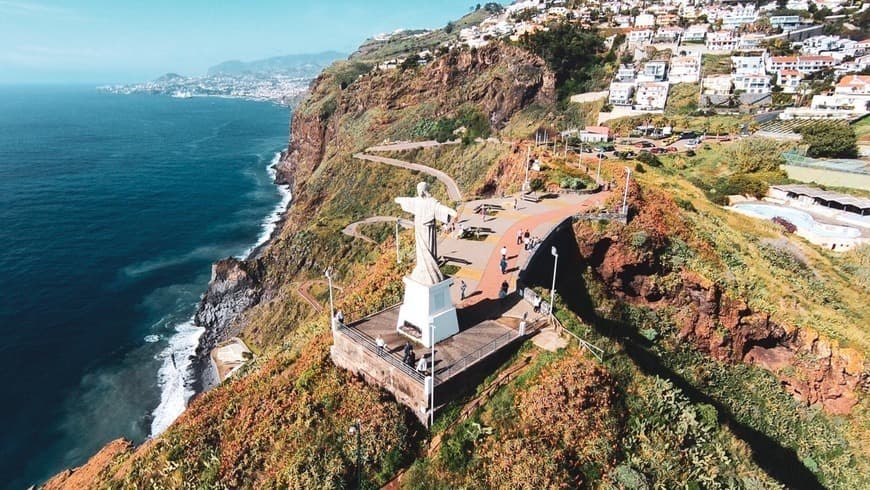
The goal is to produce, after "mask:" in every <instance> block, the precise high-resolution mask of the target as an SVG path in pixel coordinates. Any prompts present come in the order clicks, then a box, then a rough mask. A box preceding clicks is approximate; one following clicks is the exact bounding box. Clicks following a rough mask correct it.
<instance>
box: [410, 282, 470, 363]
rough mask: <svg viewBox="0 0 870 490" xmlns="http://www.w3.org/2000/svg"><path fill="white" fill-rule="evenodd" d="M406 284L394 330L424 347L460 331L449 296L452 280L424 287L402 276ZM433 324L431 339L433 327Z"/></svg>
mask: <svg viewBox="0 0 870 490" xmlns="http://www.w3.org/2000/svg"><path fill="white" fill-rule="evenodd" d="M402 282H404V283H405V301H404V302H403V303H402V306H401V308H399V320H398V322H397V323H396V330H398V332H399V333H400V334H402V335H405V336H408V337H410V338H412V339H414V340H416V341H417V342H420V343H422V344H423V345H424V346H426V347H432V345H433V344H437V343H438V342H441V341H442V340H444V339H446V338H448V337H450V336H453V335H456V334H457V333H459V319H458V318H457V316H456V307H455V306H453V301H452V300H451V299H450V286H451V285H452V284H453V279H447V280H444V281H441V282H440V283H438V284H435V285H432V286H427V285H425V284H420V283H419V282H417V281H415V280H413V279H411V278H410V277H407V276H406V277H404V278H402ZM431 325H435V335H434V338H433V335H432V327H431Z"/></svg>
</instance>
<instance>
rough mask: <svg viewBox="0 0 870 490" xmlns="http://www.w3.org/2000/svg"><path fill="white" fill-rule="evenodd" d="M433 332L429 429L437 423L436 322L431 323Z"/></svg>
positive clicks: (431, 338)
mask: <svg viewBox="0 0 870 490" xmlns="http://www.w3.org/2000/svg"><path fill="white" fill-rule="evenodd" d="M429 328H430V329H431V330H430V331H431V334H430V337H429V342H431V343H432V355H431V356H430V357H429V375H430V376H432V393H430V394H429V400H430V401H429V405H430V407H431V408H430V410H429V430H430V431H431V430H432V425H433V424H434V423H435V322H431V323H430V324H429Z"/></svg>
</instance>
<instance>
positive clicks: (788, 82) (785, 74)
mask: <svg viewBox="0 0 870 490" xmlns="http://www.w3.org/2000/svg"><path fill="white" fill-rule="evenodd" d="M803 79H804V76H803V75H801V72H799V71H797V70H781V71H780V72H779V73H778V74H777V79H776V84H777V85H779V86H780V87H782V91H783V92H784V93H787V94H794V93H797V91H798V88H799V87H800V84H801V82H802V81H803Z"/></svg>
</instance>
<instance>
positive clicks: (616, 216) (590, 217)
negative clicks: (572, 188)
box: [574, 213, 628, 224]
mask: <svg viewBox="0 0 870 490" xmlns="http://www.w3.org/2000/svg"><path fill="white" fill-rule="evenodd" d="M574 219H575V220H576V221H598V220H605V221H619V222H620V223H623V224H625V223H627V222H628V216H626V215H625V214H624V213H578V214H575V215H574Z"/></svg>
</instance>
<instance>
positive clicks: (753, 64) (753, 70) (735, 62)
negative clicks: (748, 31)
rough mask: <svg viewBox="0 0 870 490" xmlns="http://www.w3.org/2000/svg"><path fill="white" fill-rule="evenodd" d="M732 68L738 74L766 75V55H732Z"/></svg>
mask: <svg viewBox="0 0 870 490" xmlns="http://www.w3.org/2000/svg"><path fill="white" fill-rule="evenodd" d="M731 70H732V72H733V73H734V74H736V75H764V56H763V55H761V54H759V55H749V56H732V57H731Z"/></svg>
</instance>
